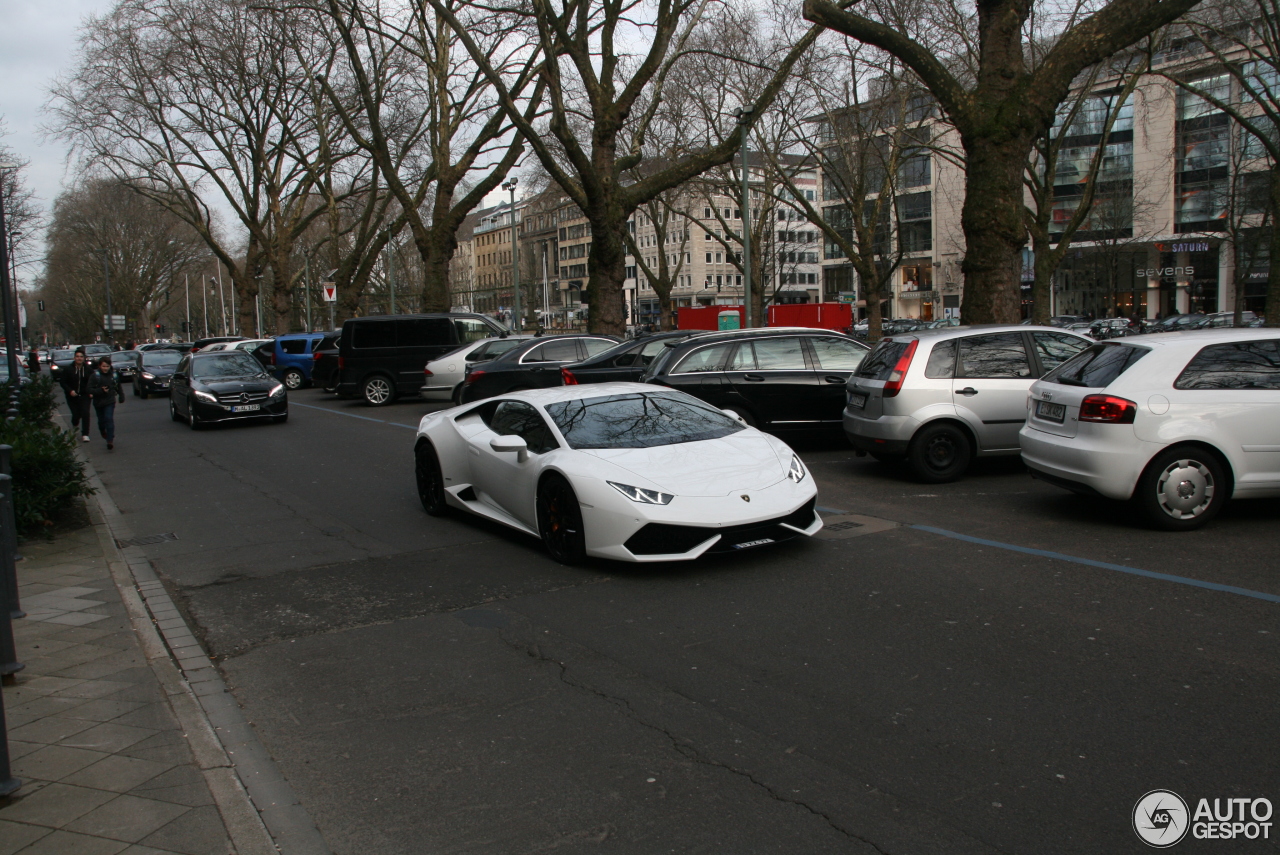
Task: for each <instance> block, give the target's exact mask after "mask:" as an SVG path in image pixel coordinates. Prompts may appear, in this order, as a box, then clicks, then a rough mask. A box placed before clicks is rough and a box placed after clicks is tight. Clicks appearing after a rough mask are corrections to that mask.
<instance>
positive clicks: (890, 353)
mask: <svg viewBox="0 0 1280 855" xmlns="http://www.w3.org/2000/svg"><path fill="white" fill-rule="evenodd" d="M906 349H907V343H906V342H905V341H898V340H897V339H892V338H886V339H882V340H881V342H880V343H879V344H877V345H876V349H875V350H873V351H871V353H870V355H868V356H867V358H866V359H864V360H862V364H861V365H859V366H858V370H857V371H855V372H853V376H854V377H861V378H862V379H864V380H888V379H889V375H890V374H892V373H893V367H894V366H895V365H897V364H898V357H900V356H902V352H903V351H904V350H906Z"/></svg>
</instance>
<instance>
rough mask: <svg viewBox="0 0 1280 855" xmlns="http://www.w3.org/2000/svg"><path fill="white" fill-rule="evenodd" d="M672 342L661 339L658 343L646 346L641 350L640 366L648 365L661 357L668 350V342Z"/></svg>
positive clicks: (652, 342)
mask: <svg viewBox="0 0 1280 855" xmlns="http://www.w3.org/2000/svg"><path fill="white" fill-rule="evenodd" d="M670 340H671V339H667V338H660V339H658V340H657V341H651V342H649V343H648V344H646V345H645V346H644V347H643V348H641V349H640V360H639V364H640V365H648V364H649V363H650V362H653V360H655V359H657V358H658V357H659V356H661V355H662V352H663V351H664V350H666V349H667V342H668V341H670Z"/></svg>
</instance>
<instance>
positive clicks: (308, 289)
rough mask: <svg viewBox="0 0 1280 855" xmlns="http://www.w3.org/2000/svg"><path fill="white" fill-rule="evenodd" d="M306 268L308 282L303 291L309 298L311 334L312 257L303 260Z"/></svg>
mask: <svg viewBox="0 0 1280 855" xmlns="http://www.w3.org/2000/svg"><path fill="white" fill-rule="evenodd" d="M302 261H303V265H304V266H305V268H306V277H307V278H306V281H305V282H303V283H302V291H303V293H304V294H306V297H307V332H311V256H309V255H308V256H307V257H306V258H304V259H303V260H302Z"/></svg>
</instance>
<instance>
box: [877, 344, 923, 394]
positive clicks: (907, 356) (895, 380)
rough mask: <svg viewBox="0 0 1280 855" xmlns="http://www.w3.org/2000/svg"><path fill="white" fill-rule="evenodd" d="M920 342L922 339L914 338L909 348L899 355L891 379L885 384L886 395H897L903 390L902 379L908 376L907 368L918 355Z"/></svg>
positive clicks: (890, 374) (890, 375) (890, 373)
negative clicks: (917, 350) (917, 348)
mask: <svg viewBox="0 0 1280 855" xmlns="http://www.w3.org/2000/svg"><path fill="white" fill-rule="evenodd" d="M919 344H920V339H918V338H917V339H912V340H911V343H910V344H908V345H907V349H906V350H904V351H902V355H901V356H899V357H898V363H897V364H896V365H894V366H893V371H891V372H889V379H888V380H886V381H885V384H884V397H886V398H894V397H897V394H898V392H900V391H902V381H903V379H904V378H905V377H906V376H907V369H908V368H910V367H911V359H912V357H914V356H915V355H916V346H917V345H919Z"/></svg>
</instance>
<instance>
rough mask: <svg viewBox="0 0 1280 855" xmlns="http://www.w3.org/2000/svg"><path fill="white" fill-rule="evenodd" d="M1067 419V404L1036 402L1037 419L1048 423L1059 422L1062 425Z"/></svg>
mask: <svg viewBox="0 0 1280 855" xmlns="http://www.w3.org/2000/svg"><path fill="white" fill-rule="evenodd" d="M1066 417H1067V405H1066V404H1051V403H1049V402H1048V401H1036V418H1038V419H1044V420H1045V421H1046V422H1057V423H1058V424H1062V420H1063V419H1065V418H1066Z"/></svg>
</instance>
